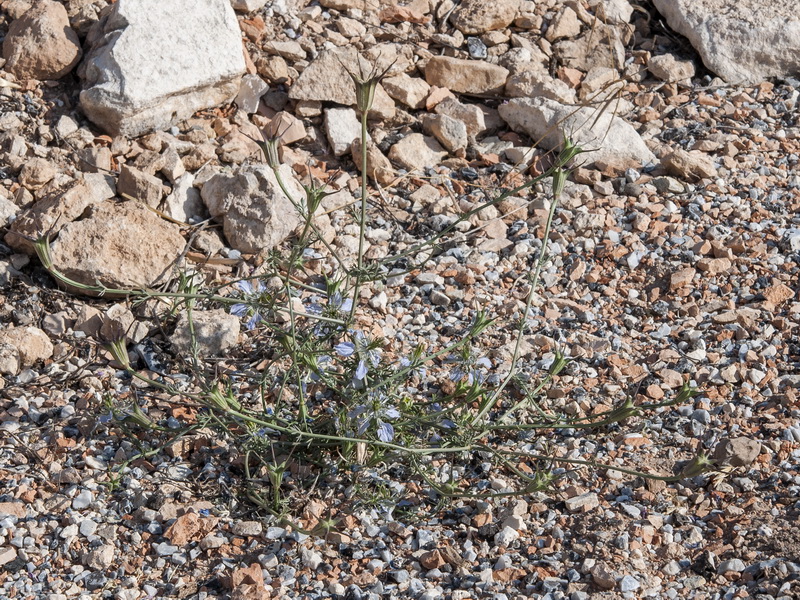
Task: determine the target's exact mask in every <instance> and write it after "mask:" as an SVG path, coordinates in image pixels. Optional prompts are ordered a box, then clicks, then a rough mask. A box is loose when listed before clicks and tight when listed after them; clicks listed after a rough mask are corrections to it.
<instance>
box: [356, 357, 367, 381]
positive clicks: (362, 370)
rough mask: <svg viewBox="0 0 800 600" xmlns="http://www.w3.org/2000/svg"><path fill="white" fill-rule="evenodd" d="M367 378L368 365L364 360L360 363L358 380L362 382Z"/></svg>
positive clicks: (357, 370) (357, 374)
mask: <svg viewBox="0 0 800 600" xmlns="http://www.w3.org/2000/svg"><path fill="white" fill-rule="evenodd" d="M366 376H367V365H366V363H365V362H364V361H363V360H360V361H358V367H357V368H356V379H358V380H359V381H361V380H362V379H364V377H366Z"/></svg>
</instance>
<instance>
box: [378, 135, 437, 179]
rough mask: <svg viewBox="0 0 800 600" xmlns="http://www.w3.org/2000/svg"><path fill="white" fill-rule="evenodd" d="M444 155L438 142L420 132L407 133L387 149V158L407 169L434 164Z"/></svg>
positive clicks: (411, 169) (412, 169) (421, 167)
mask: <svg viewBox="0 0 800 600" xmlns="http://www.w3.org/2000/svg"><path fill="white" fill-rule="evenodd" d="M445 156H447V152H445V150H444V149H443V148H442V147H441V146H440V145H439V142H437V141H436V140H435V139H433V138H432V137H428V136H425V135H422V134H421V133H410V134H408V135H407V136H406V137H404V138H403V139H402V140H400V141H399V142H397V143H396V144H395V145H394V146H392V147H391V149H390V150H389V159H390V160H392V161H393V162H395V163H397V164H398V165H400V166H401V167H403V168H405V169H408V170H409V171H414V170H416V169H423V168H425V167H433V166H436V165H438V164H439V162H440V161H441V160H442V159H443V158H444V157H445Z"/></svg>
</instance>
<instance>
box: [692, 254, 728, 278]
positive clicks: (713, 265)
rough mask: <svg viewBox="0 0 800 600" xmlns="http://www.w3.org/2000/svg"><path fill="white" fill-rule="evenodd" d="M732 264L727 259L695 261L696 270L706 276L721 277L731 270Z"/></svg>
mask: <svg viewBox="0 0 800 600" xmlns="http://www.w3.org/2000/svg"><path fill="white" fill-rule="evenodd" d="M732 266H733V263H732V262H731V259H729V258H702V259H700V260H699V261H697V268H698V269H700V270H701V271H702V272H703V273H705V274H706V275H721V274H723V273H728V272H729V271H730V270H731V267H732Z"/></svg>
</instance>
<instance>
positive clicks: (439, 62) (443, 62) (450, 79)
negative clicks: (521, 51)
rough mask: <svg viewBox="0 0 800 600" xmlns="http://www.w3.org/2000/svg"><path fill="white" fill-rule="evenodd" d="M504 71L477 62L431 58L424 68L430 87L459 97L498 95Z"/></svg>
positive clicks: (502, 85) (506, 71)
mask: <svg viewBox="0 0 800 600" xmlns="http://www.w3.org/2000/svg"><path fill="white" fill-rule="evenodd" d="M507 78H508V69H506V68H504V67H500V66H498V65H493V64H491V63H488V62H484V61H481V60H463V59H460V58H451V57H449V56H434V57H433V58H431V59H430V60H429V61H428V64H427V65H426V66H425V80H426V81H427V82H428V83H429V84H430V85H435V86H438V87H443V88H447V89H449V90H450V91H453V92H456V93H459V94H476V95H484V94H488V95H497V94H500V93H502V91H503V87H504V86H505V85H506V79H507Z"/></svg>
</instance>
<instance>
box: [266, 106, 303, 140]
mask: <svg viewBox="0 0 800 600" xmlns="http://www.w3.org/2000/svg"><path fill="white" fill-rule="evenodd" d="M267 135H269V136H276V135H277V136H280V138H281V141H282V142H283V143H284V144H293V143H294V142H299V141H300V140H303V139H305V137H306V128H305V127H304V126H303V122H302V121H301V120H300V119H298V118H297V117H295V116H294V115H292V114H291V113H288V112H286V111H281V112H279V113H278V114H277V115H275V116H274V117H273V118H272V120H271V121H270V122H269V126H268V127H267Z"/></svg>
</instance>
